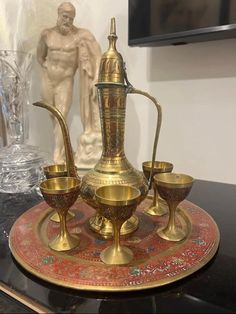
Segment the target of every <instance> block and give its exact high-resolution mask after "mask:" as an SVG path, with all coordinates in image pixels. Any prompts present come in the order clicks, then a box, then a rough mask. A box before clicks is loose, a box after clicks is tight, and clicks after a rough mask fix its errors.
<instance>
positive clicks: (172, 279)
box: [9, 195, 220, 293]
mask: <svg viewBox="0 0 236 314" xmlns="http://www.w3.org/2000/svg"><path fill="white" fill-rule="evenodd" d="M150 196H151V195H150ZM150 196H149V198H150ZM183 202H188V203H189V204H193V205H194V206H195V207H198V208H200V210H201V211H203V212H204V214H205V215H206V216H208V218H209V219H210V220H211V223H212V224H213V225H214V227H215V230H216V234H217V235H216V238H215V241H214V245H213V246H212V248H211V250H210V252H209V253H208V254H207V256H205V257H204V259H202V260H200V261H199V263H198V264H196V265H195V266H193V267H191V268H190V269H188V270H187V271H185V272H184V273H180V274H178V275H176V276H174V277H169V278H168V279H167V278H165V279H161V280H157V281H153V282H151V283H145V284H140V285H130V286H127V287H126V286H115V287H114V286H113V287H111V286H106V285H104V286H101V285H100V286H93V285H82V284H75V283H66V282H64V281H63V280H60V279H52V278H50V277H47V276H46V275H44V274H41V273H39V272H37V273H36V272H35V270H34V269H33V268H32V267H30V266H29V265H28V264H27V263H25V262H24V261H23V260H22V259H21V258H20V257H19V256H18V254H17V253H16V251H15V249H14V248H13V246H12V244H11V233H12V230H13V227H14V225H15V223H16V222H17V220H18V219H19V218H20V217H21V216H20V217H19V218H18V219H17V220H16V222H15V223H14V224H13V226H12V229H11V231H10V234H9V248H10V250H11V253H12V255H13V256H14V258H15V259H16V261H17V262H18V263H19V264H20V265H21V266H22V267H23V268H24V269H26V270H27V271H28V272H29V273H30V274H32V275H33V276H35V277H38V278H40V279H42V280H44V281H47V282H49V283H51V284H55V285H57V286H60V287H65V288H70V289H76V290H83V291H93V292H96V291H98V292H115V293H122V292H128V291H131V292H132V291H140V290H147V289H152V288H158V287H162V286H165V285H169V284H171V283H174V282H176V281H179V280H181V279H184V278H186V277H188V276H190V275H191V274H193V273H194V272H196V271H198V270H199V269H201V268H202V267H204V266H205V265H206V264H207V263H208V262H209V261H210V260H211V259H212V258H213V257H214V256H215V254H216V252H217V250H218V248H219V243H220V232H219V228H218V226H217V224H216V222H215V220H214V219H213V218H212V217H211V215H210V214H208V213H207V212H206V211H205V210H204V209H202V208H201V207H199V206H198V205H196V204H194V203H192V202H190V201H188V200H185V201H183ZM41 203H44V201H43V202H41ZM38 205H40V204H38ZM38 205H36V206H33V207H32V208H30V209H29V210H31V209H33V208H35V207H37V206H38ZM178 209H179V210H180V211H181V212H182V214H183V215H185V216H186V217H187V216H188V214H187V213H186V212H185V210H184V209H182V206H181V205H180V206H178ZM46 215H48V213H47V212H46V213H44V215H42V217H41V220H40V222H41V221H42V220H43V219H44V218H45V216H46ZM187 219H188V220H189V218H188V217H187ZM190 223H191V222H190ZM56 253H58V252H56ZM117 267H119V266H117Z"/></svg>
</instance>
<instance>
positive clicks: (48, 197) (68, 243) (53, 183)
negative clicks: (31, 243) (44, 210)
mask: <svg viewBox="0 0 236 314" xmlns="http://www.w3.org/2000/svg"><path fill="white" fill-rule="evenodd" d="M39 187H40V190H41V192H42V194H43V197H44V199H45V201H46V202H47V204H48V205H49V206H51V207H52V208H55V209H56V211H57V213H58V215H59V218H60V233H59V234H58V235H57V236H56V238H55V239H53V240H52V241H51V242H49V244H48V245H49V247H50V248H51V249H53V250H55V251H67V250H71V249H73V248H75V247H76V246H78V244H79V238H78V236H77V235H72V234H70V233H69V232H68V229H67V226H66V214H67V212H68V210H69V208H70V207H71V206H72V205H73V204H74V202H75V201H76V200H77V198H78V195H79V191H80V181H79V180H78V179H77V178H74V177H58V178H52V179H47V180H45V181H43V182H41V184H40V186H39Z"/></svg>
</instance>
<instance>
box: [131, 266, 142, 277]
mask: <svg viewBox="0 0 236 314" xmlns="http://www.w3.org/2000/svg"><path fill="white" fill-rule="evenodd" d="M130 274H131V275H134V276H139V275H140V274H141V270H140V268H138V267H132V268H131V269H130Z"/></svg>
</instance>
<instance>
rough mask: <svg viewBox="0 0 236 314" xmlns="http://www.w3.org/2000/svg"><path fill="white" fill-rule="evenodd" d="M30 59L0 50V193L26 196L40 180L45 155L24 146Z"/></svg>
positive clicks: (45, 158) (26, 136)
mask: <svg viewBox="0 0 236 314" xmlns="http://www.w3.org/2000/svg"><path fill="white" fill-rule="evenodd" d="M31 65H32V55H31V54H29V53H25V52H20V51H9V50H0V105H1V111H2V112H1V113H2V119H3V132H2V133H3V134H4V133H5V138H4V139H3V145H4V147H3V148H1V149H0V192H6V193H19V192H29V191H31V190H32V189H33V188H34V187H36V186H37V184H38V182H39V181H40V179H41V178H42V170H41V168H42V165H44V164H46V163H47V160H48V155H47V154H46V153H44V152H41V151H40V149H39V148H38V147H35V146H31V145H28V144H27V140H28V135H29V116H28V110H27V107H28V105H29V102H30V99H29V89H30V83H31Z"/></svg>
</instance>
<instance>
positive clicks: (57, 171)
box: [43, 164, 75, 222]
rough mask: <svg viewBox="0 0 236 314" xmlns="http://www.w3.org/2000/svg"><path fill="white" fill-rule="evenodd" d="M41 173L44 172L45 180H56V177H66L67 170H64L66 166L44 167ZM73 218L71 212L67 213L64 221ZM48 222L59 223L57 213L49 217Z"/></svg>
mask: <svg viewBox="0 0 236 314" xmlns="http://www.w3.org/2000/svg"><path fill="white" fill-rule="evenodd" d="M43 172H44V175H45V176H46V178H47V179H51V178H58V177H67V168H66V165H64V164H57V165H49V166H45V167H44V168H43ZM74 217H75V214H74V213H72V212H71V211H68V213H67V215H66V221H69V220H71V219H72V218H74ZM50 220H52V221H54V222H60V218H59V216H58V213H54V214H53V215H52V216H51V217H50Z"/></svg>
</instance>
